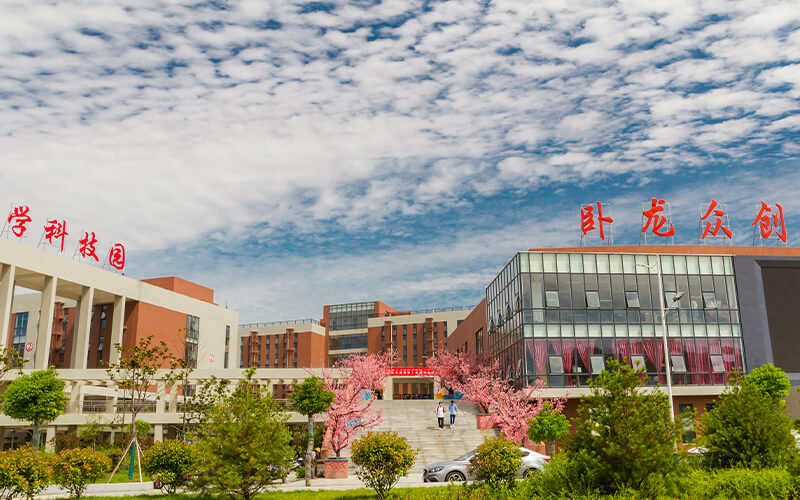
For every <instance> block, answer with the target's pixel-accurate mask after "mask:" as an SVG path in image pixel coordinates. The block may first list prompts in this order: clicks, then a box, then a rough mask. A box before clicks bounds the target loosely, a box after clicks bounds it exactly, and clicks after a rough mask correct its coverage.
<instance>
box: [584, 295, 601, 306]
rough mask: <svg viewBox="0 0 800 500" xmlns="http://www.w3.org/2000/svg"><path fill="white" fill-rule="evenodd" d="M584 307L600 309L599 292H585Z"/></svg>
mask: <svg viewBox="0 0 800 500" xmlns="http://www.w3.org/2000/svg"><path fill="white" fill-rule="evenodd" d="M586 308H587V309H600V293H599V292H586Z"/></svg>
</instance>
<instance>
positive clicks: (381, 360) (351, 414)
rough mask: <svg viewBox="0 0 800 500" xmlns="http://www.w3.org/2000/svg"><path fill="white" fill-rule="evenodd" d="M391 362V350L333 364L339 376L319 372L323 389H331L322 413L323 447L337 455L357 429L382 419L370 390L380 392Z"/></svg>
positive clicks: (392, 355) (392, 354)
mask: <svg viewBox="0 0 800 500" xmlns="http://www.w3.org/2000/svg"><path fill="white" fill-rule="evenodd" d="M394 361H395V356H394V353H393V352H392V353H386V354H384V355H377V354H365V355H357V356H350V357H348V358H346V359H343V360H341V361H340V362H338V363H337V365H336V368H338V370H339V376H338V378H337V377H334V376H333V373H332V372H330V371H326V372H323V377H322V378H323V380H324V381H325V387H326V389H327V390H329V391H332V392H333V395H334V397H333V403H332V404H331V406H330V407H329V408H328V411H327V412H326V413H325V425H326V429H325V435H324V437H323V446H324V447H326V448H329V449H331V450H333V452H334V453H335V454H336V456H337V457H339V456H340V455H341V452H342V450H343V449H345V448H347V447H348V446H349V445H350V443H352V442H353V440H354V439H355V436H356V434H357V433H358V432H359V431H360V430H361V429H367V428H370V427H373V426H375V425H377V424H379V423H380V422H381V421H382V420H383V415H382V414H381V409H380V408H377V407H375V406H374V402H375V397H374V395H373V394H372V393H370V391H375V390H380V391H383V389H384V387H385V384H386V375H387V371H388V368H389V367H390V366H391V365H392V363H393V362H394Z"/></svg>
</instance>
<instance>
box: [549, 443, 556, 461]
mask: <svg viewBox="0 0 800 500" xmlns="http://www.w3.org/2000/svg"><path fill="white" fill-rule="evenodd" d="M547 454H548V455H550V458H552V457H553V455H555V454H556V440H555V439H551V440H550V441H548V442H547Z"/></svg>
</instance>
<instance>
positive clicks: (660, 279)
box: [636, 255, 683, 446]
mask: <svg viewBox="0 0 800 500" xmlns="http://www.w3.org/2000/svg"><path fill="white" fill-rule="evenodd" d="M636 265H637V266H641V267H646V268H647V269H650V270H651V271H652V270H653V268H654V267H655V268H656V270H657V271H658V294H659V295H660V296H661V337H662V340H663V341H664V365H665V367H666V372H667V394H668V395H669V420H670V422H671V423H673V424H674V423H675V406H674V405H673V403H672V368H671V367H670V364H669V343H668V342H667V313H669V312H670V311H671V310H673V309H677V306H676V304H677V303H678V301H679V300H681V299H682V298H683V292H678V293H677V294H675V296H674V297H673V298H672V302H671V303H670V305H669V306H667V298H666V297H664V278H663V276H662V275H661V256H660V255H656V263H655V264H652V265H648V264H636ZM676 446H677V443H676Z"/></svg>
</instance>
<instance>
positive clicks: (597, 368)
mask: <svg viewBox="0 0 800 500" xmlns="http://www.w3.org/2000/svg"><path fill="white" fill-rule="evenodd" d="M589 360H590V363H591V365H592V375H598V374H600V373H601V372H602V371H603V370H605V369H606V363H605V361H603V355H602V354H601V355H594V356H591V357H590V358H589Z"/></svg>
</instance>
